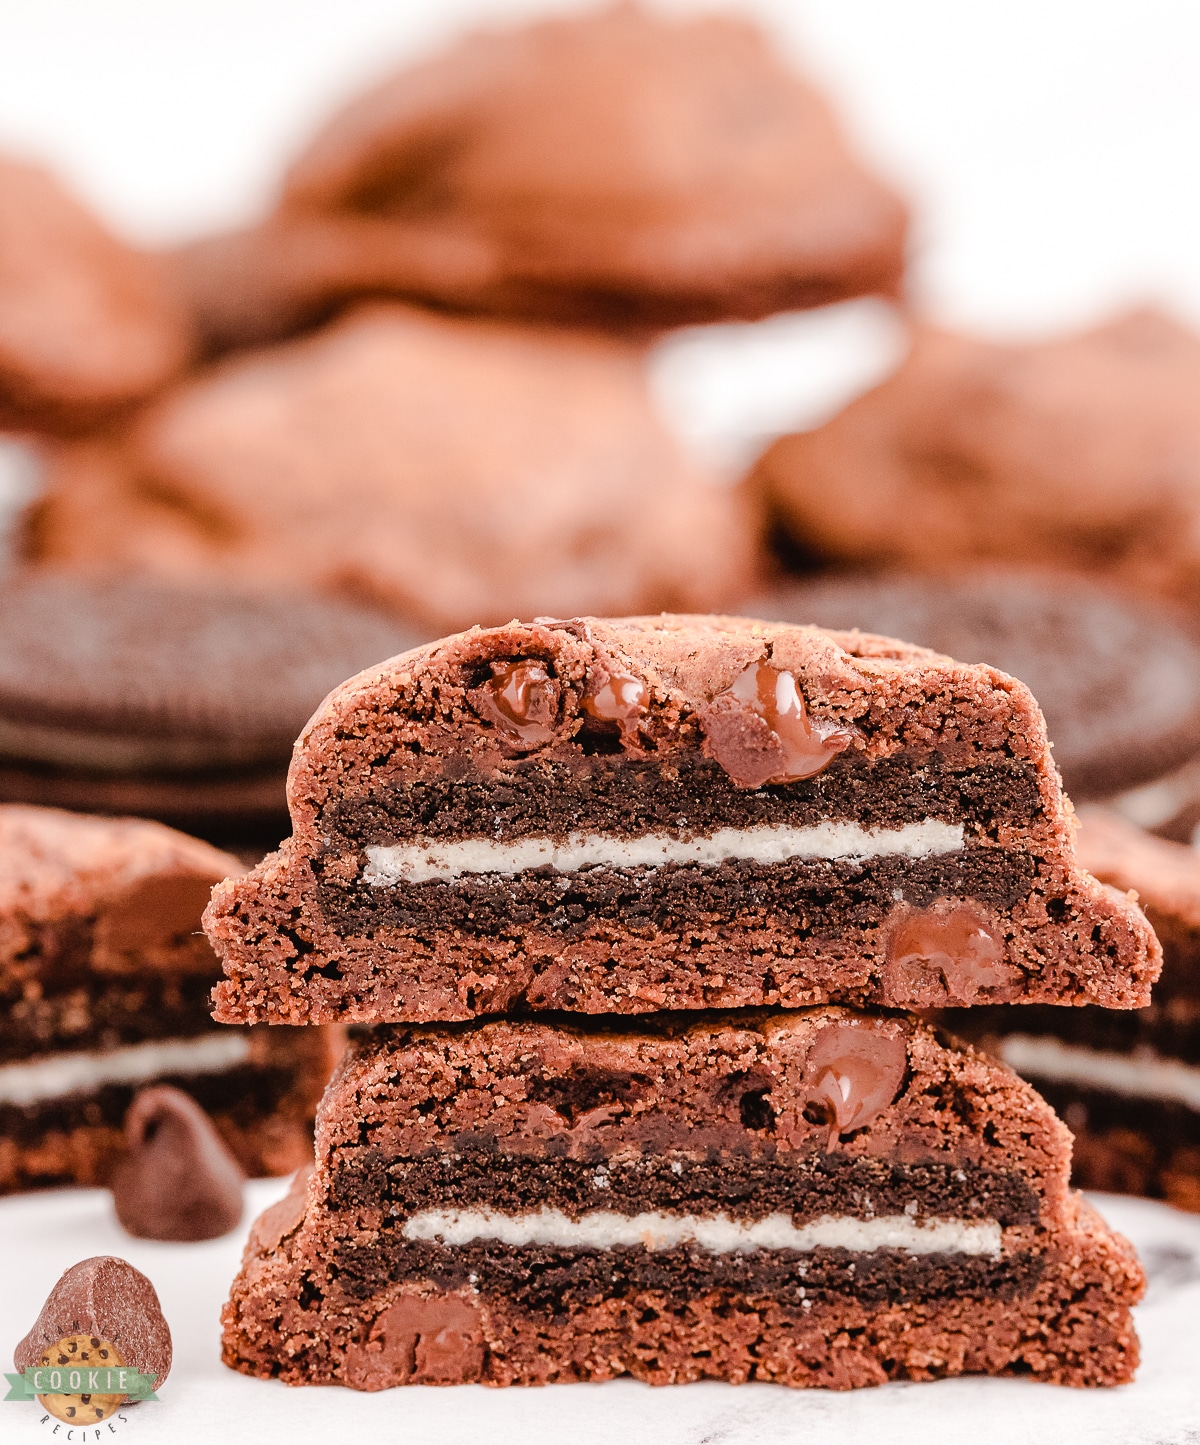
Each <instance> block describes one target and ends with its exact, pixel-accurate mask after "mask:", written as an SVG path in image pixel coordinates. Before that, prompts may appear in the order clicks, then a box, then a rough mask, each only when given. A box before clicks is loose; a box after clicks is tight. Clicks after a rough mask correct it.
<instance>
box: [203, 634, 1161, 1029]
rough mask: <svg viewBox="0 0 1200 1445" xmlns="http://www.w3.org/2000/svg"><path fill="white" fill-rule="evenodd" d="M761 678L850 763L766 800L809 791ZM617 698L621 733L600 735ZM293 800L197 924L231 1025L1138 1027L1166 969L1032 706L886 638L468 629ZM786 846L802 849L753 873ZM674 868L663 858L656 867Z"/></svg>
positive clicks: (337, 736) (375, 696)
mask: <svg viewBox="0 0 1200 1445" xmlns="http://www.w3.org/2000/svg"><path fill="white" fill-rule="evenodd" d="M763 664H766V665H769V667H770V668H771V669H773V670H774V671H775V672H776V673H777V674H778V683H779V687H780V688H781V689H783V690H784V692H785V693H786V694H787V698H788V699H790V700H789V702H788V706H789V707H790V708H793V709H794V711H793V712H792V713H791V714H789V717H790V718H791V720H792V722H793V723H795V724H796V726H799V724H800V720H801V719H803V722H804V726H805V727H806V728H807V729H808V733H807V734H806V735H805V736H806V738H807V740H808V743H812V742H813V740H814V739H818V740H819V739H820V738H822V737H823V738H824V739H825V740H826V744H828V743H829V742H830V741H831V740H834V739H836V743H837V746H836V747H833V746H828V745H826V746H824V747H823V748H822V749H821V756H820V757H819V758H817V763H818V764H819V766H817V767H816V770H815V771H813V767H814V764H813V761H812V757H811V756H810V757H809V758H808V760H807V761H806V762H805V763H804V766H803V767H800V768H799V773H800V778H799V780H798V781H790V782H778V783H768V784H766V785H764V786H761V787H755V786H753V784H754V783H755V782H756V781H760V780H761V778H763V777H764V776H765V777H772V778H776V777H781V776H785V775H792V776H794V775H795V769H794V768H793V765H791V764H786V752H785V749H784V745H783V741H782V739H781V737H780V735H779V734H778V733H777V732H776V731H775V730H774V728H773V727H772V726H771V725H770V718H769V713H770V710H769V709H768V708H766V706H765V705H764V704H763V703H762V701H761V697H758V695H757V694H755V697H756V698H757V701H755V700H754V699H751V700H750V701H747V700H746V699H745V698H739V697H737V696H736V691H735V690H736V687H737V685H738V679H739V678H742V677H744V675H745V674H746V671H747V669H748V668H751V667H753V666H759V665H763ZM519 669H523V670H524V671H520V672H518V671H517V670H519ZM614 677H615V678H620V679H624V681H623V682H622V683H621V687H622V692H623V696H624V698H625V704H624V711H625V713H626V715H625V716H624V717H623V718H621V719H607V718H604V717H603V716H600V717H597V716H596V711H597V709H596V707H595V705H594V703H593V702H592V701H590V700H592V699H596V698H600V697H603V696H605V695H606V689H607V690H608V691H609V692H611V679H613V678H614ZM522 679H523V681H522ZM781 695H782V694H781ZM506 696H507V698H508V700H507V701H506V702H505V706H506V707H508V709H509V712H510V716H509V717H508V718H507V720H505V719H504V718H503V715H502V713H501V711H500V709H499V703H498V701H497V699H498V698H499V699H500V700H504V699H505V697H506ZM714 699H716V700H718V702H719V703H720V707H719V708H717V703H716V702H714ZM735 704H736V705H737V706H736V707H735ZM737 708H740V709H741V711H740V712H738V711H737ZM514 709H515V711H514ZM714 709H716V710H717V711H718V712H719V715H720V718H721V726H720V727H719V728H717V729H714V728H713V727H712V725H711V721H710V719H711V717H712V714H713V710H714ZM731 718H732V719H734V720H737V719H740V723H739V727H740V728H741V731H740V732H738V731H737V729H736V728H735V729H734V731H733V732H731V731H730V728H729V727H728V726H727V724H728V723H729V722H730V719H731ZM776 722H778V718H776ZM735 734H736V746H734V745H733V743H732V742H731V738H732V737H735ZM785 764H786V765H785ZM781 769H783V771H782V772H781V771H780V770H781ZM789 769H792V772H791V773H790V774H789ZM289 798H290V806H291V811H292V824H293V836H292V837H291V838H290V839H289V840H287V841H286V842H285V843H284V845H283V846H282V848H281V850H280V851H279V852H278V853H276V854H272V855H270V856H268V857H267V858H266V859H264V860H263V862H262V863H261V864H260V865H259V866H258V867H257V868H256V869H255V870H254V871H253V872H252V873H250V874H249V875H247V876H246V877H244V878H239V879H235V880H233V881H231V882H229V883H226V884H224V885H222V886H221V887H220V888H218V889H217V890H216V891H215V893H214V896H213V902H212V904H211V906H210V908H209V910H208V912H207V914H206V928H207V930H208V933H209V937H210V939H211V940H212V943H213V946H214V948H215V949H216V950H217V952H218V954H219V955H220V957H221V959H222V961H223V963H224V965H225V970H226V974H227V978H226V981H225V982H223V983H222V984H221V985H220V986H219V988H218V989H217V993H216V1001H217V1016H218V1017H220V1018H222V1019H224V1020H226V1021H229V1022H250V1021H255V1022H257V1021H261V1020H273V1021H277V1022H286V1023H302V1022H317V1021H322V1020H333V1019H363V1020H375V1019H382V1020H403V1019H410V1020H422V1019H456V1018H460V1019H461V1018H468V1017H471V1016H473V1015H475V1014H483V1013H494V1012H499V1011H503V1010H505V1009H509V1008H512V1007H514V1006H517V1005H521V1006H523V1007H525V1008H533V1009H569V1010H573V1011H581V1012H585V1013H603V1012H621V1013H640V1012H650V1011H654V1010H656V1009H679V1008H703V1007H726V1008H727V1007H744V1006H747V1005H758V1004H764V1003H767V1004H783V1005H785V1006H788V1007H795V1006H801V1005H806V1004H813V1003H823V1002H829V1001H832V1002H841V1003H849V1004H852V1005H862V1004H876V1005H886V1006H895V1007H934V1006H937V1005H938V1004H942V1003H947V1002H950V1001H953V1002H956V1003H962V1004H968V1003H981V1002H998V1001H1008V1000H1012V1001H1022V1002H1037V1001H1042V1002H1082V1001H1085V1000H1086V1001H1090V1002H1095V1003H1099V1004H1102V1005H1104V1006H1105V1007H1111V1008H1136V1007H1139V1006H1141V1005H1143V1004H1144V1003H1145V1002H1146V1001H1147V998H1148V990H1149V986H1150V983H1151V982H1152V981H1153V979H1154V978H1155V977H1156V975H1157V969H1158V951H1157V944H1156V943H1155V941H1154V938H1153V936H1152V934H1151V933H1150V930H1149V928H1148V926H1147V925H1146V922H1145V920H1144V919H1143V918H1142V916H1141V914H1140V913H1139V912H1138V910H1137V908H1136V907H1135V906H1134V905H1133V904H1132V903H1131V902H1130V901H1129V900H1128V899H1127V898H1126V897H1125V896H1124V895H1123V894H1121V893H1118V892H1116V891H1115V890H1112V889H1108V888H1105V887H1103V886H1102V885H1100V884H1098V883H1097V882H1096V881H1095V880H1094V879H1093V878H1091V877H1090V876H1089V875H1088V874H1087V873H1085V872H1083V871H1082V870H1081V869H1080V868H1079V867H1078V865H1077V864H1076V862H1075V859H1074V853H1073V847H1072V819H1071V814H1070V811H1069V805H1068V804H1067V803H1066V802H1065V801H1064V799H1063V797H1062V793H1061V790H1060V786H1059V782H1058V776H1057V773H1056V772H1055V770H1054V767H1053V764H1052V762H1051V760H1050V755H1049V751H1048V749H1047V744H1046V737H1045V729H1044V724H1043V722H1042V718H1041V715H1040V713H1039V712H1038V710H1037V706H1036V704H1035V702H1034V701H1033V699H1032V698H1031V697H1030V695H1029V693H1028V691H1027V690H1026V689H1025V688H1024V687H1023V686H1022V685H1021V684H1020V683H1018V682H1016V681H1014V680H1013V679H1012V678H1009V677H1006V676H1005V675H1004V674H1003V673H999V672H996V671H995V670H994V669H992V668H988V667H984V666H963V665H960V664H957V663H954V662H951V661H950V660H949V659H948V658H944V657H939V656H937V655H936V654H933V653H929V652H926V651H924V650H922V649H919V648H913V647H909V646H907V645H906V644H904V643H897V642H891V641H888V640H886V639H882V638H873V637H865V636H862V635H860V634H845V633H843V634H830V633H824V632H821V631H818V630H817V629H815V628H805V627H794V626H788V625H784V624H767V623H755V622H751V621H746V620H742V619H729V618H712V617H707V618H706V617H679V616H661V617H657V618H633V619H625V620H622V621H601V620H596V619H576V620H574V621H571V622H558V623H556V622H551V621H546V622H543V623H535V624H528V625H525V624H516V623H514V624H512V625H510V626H508V627H502V628H494V629H490V630H486V631H483V630H479V629H473V630H472V631H470V632H467V633H463V634H460V635H459V636H456V637H450V638H447V639H445V640H443V641H441V642H438V643H434V644H431V645H430V646H428V647H425V648H419V649H416V650H414V651H413V652H410V653H408V654H405V655H404V656H403V657H400V658H396V659H394V660H393V661H391V662H390V663H388V664H387V665H386V666H383V667H379V668H373V669H370V670H368V671H367V672H365V673H363V674H362V675H361V676H360V677H358V678H356V679H353V680H352V681H351V682H349V683H347V684H346V685H345V686H344V687H342V688H341V689H339V690H338V691H337V692H335V693H334V694H333V695H332V696H331V697H330V699H329V701H328V702H327V704H326V706H325V708H324V709H323V710H322V711H321V712H320V713H318V714H317V715H316V716H315V717H314V719H313V721H312V722H311V723H310V725H309V727H308V728H307V729H306V731H305V733H304V734H303V735H302V737H301V739H300V741H299V744H298V747H297V752H296V756H295V760H294V762H293V767H292V773H291V778H290V782H289ZM830 828H832V829H833V830H834V832H833V835H832V838H829V837H827V835H826V833H825V832H824V831H822V830H826V829H830ZM781 829H785V830H796V831H797V832H799V833H800V841H798V842H795V843H794V845H793V844H792V843H791V842H789V847H791V850H792V851H790V852H789V851H787V850H784V855H783V856H782V857H772V856H770V855H768V854H764V855H758V854H755V853H754V851H753V848H754V847H757V846H758V845H757V843H753V839H754V838H755V837H759V836H764V830H766V833H765V836H768V837H775V836H777V832H778V830H781ZM839 829H840V830H843V833H842V834H839V833H838V832H837V830H839ZM901 829H915V830H916V833H915V835H914V836H913V841H912V842H911V843H908V842H906V843H904V844H901V843H899V842H893V841H889V840H892V839H895V838H897V837H903V838H907V837H908V836H909V835H908V834H901V833H898V832H897V831H895V830H901ZM756 830H757V831H756ZM772 830H775V831H774V832H773V831H772ZM803 830H808V831H803ZM811 830H817V836H818V837H820V838H822V839H825V841H826V842H828V843H829V848H827V849H826V852H825V853H824V854H822V851H821V849H822V847H824V846H825V844H824V843H822V844H821V845H820V846H818V844H817V843H809V842H808V841H807V839H808V838H809V837H810V835H811ZM844 830H849V833H850V837H849V839H848V840H847V841H843V842H839V841H837V840H838V838H839V837H844ZM877 836H881V839H882V841H880V842H879V843H878V846H876V844H875V842H874V841H873V840H875V839H876V837H877ZM787 837H788V838H789V840H791V838H792V834H791V833H790V832H789V833H788V834H787ZM722 840H723V841H722ZM748 840H750V841H748ZM718 842H719V843H720V844H721V847H722V848H725V849H726V851H725V852H724V853H723V854H722V855H720V856H718V855H716V854H712V855H706V856H708V857H709V861H708V862H693V861H691V857H692V854H691V853H690V852H689V851H687V850H689V849H697V848H700V849H704V848H709V847H712V848H714V849H715V848H716V847H717V844H718ZM651 845H653V848H658V847H659V846H660V845H661V847H662V848H663V849H666V850H668V851H667V852H661V853H653V848H652V856H651V862H650V863H646V862H644V861H638V860H639V857H642V855H641V854H639V853H638V852H637V851H636V850H638V849H644V848H646V847H650V846H651ZM577 847H583V848H584V850H585V851H584V853H583V854H582V855H576V854H572V853H571V852H570V850H572V849H575V848H577ZM871 847H875V849H876V851H875V854H874V855H872V854H871V853H870V848H871ZM463 848H466V850H467V853H468V854H469V855H470V857H467V856H466V855H464V854H463V853H462V852H461V850H462V849H463ZM530 848H533V849H534V850H535V851H534V853H533V854H532V855H530V854H529V853H528V851H525V852H522V851H521V850H528V849H530ZM560 848H561V849H565V850H567V852H566V853H565V854H564V855H563V857H564V861H563V862H562V864H561V867H560V866H557V865H555V864H553V863H552V862H551V861H550V858H551V854H550V853H548V852H547V851H546V850H552V849H560ZM805 848H808V849H809V850H810V851H809V852H808V853H806V852H805ZM587 849H593V850H594V851H593V852H592V853H591V854H589V853H587V851H586V850H587ZM628 849H632V850H634V852H633V854H632V855H630V854H628V853H627V852H624V851H622V850H628ZM863 849H867V851H866V852H865V853H864V852H863ZM447 850H449V851H447ZM456 850H458V851H456ZM513 850H517V851H516V852H513ZM539 850H540V851H539ZM669 850H675V851H674V852H671V851H669ZM906 850H907V851H906ZM830 852H832V855H833V856H829V854H830ZM447 860H448V861H447ZM455 860H461V862H458V861H455ZM472 860H474V861H472ZM427 864H428V866H427ZM506 869H507V870H508V871H505V870H506ZM455 870H457V871H455Z"/></svg>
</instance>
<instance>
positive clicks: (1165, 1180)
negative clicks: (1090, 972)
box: [940, 810, 1200, 1211]
mask: <svg viewBox="0 0 1200 1445" xmlns="http://www.w3.org/2000/svg"><path fill="white" fill-rule="evenodd" d="M1077 848H1078V853H1079V860H1080V862H1081V863H1082V864H1083V866H1084V867H1085V868H1087V869H1088V871H1089V872H1090V873H1092V874H1094V875H1095V876H1096V877H1097V878H1099V879H1100V880H1101V882H1104V883H1108V884H1109V885H1111V886H1112V887H1115V888H1118V889H1120V890H1122V891H1123V892H1124V891H1128V890H1130V889H1132V890H1133V891H1134V892H1135V893H1136V894H1137V897H1138V900H1139V902H1140V903H1141V905H1142V908H1143V909H1144V910H1145V913H1146V916H1147V918H1149V920H1150V922H1151V924H1152V925H1153V926H1154V931H1155V932H1156V933H1157V934H1158V937H1159V939H1160V941H1161V942H1162V946H1163V971H1162V976H1161V977H1160V979H1159V981H1158V982H1157V983H1156V984H1155V985H1154V1001H1153V1003H1152V1004H1151V1005H1150V1007H1149V1008H1144V1009H1135V1010H1133V1011H1129V1012H1124V1013H1122V1012H1120V1011H1114V1010H1109V1009H1097V1008H1090V1007H1088V1008H1067V1009H1064V1008H1044V1007H1040V1006H1037V1005H1035V1006H1033V1007H1031V1008H1023V1007H1022V1008H1012V1007H1005V1006H1000V1005H993V1006H988V1007H985V1008H974V1009H947V1010H945V1011H944V1012H943V1013H942V1014H941V1015H940V1018H941V1021H942V1022H943V1023H944V1024H945V1025H946V1026H947V1027H948V1028H950V1029H951V1030H952V1031H953V1032H954V1033H956V1034H960V1035H962V1036H964V1037H966V1038H968V1039H971V1040H974V1041H976V1042H979V1043H981V1044H982V1045H983V1046H984V1047H985V1048H987V1049H989V1050H990V1051H991V1052H993V1053H995V1054H996V1055H997V1056H998V1057H1000V1058H1002V1059H1003V1060H1004V1061H1005V1063H1007V1064H1009V1065H1010V1066H1011V1067H1012V1068H1013V1069H1015V1070H1016V1072H1017V1073H1018V1074H1021V1075H1022V1076H1023V1077H1024V1078H1026V1079H1028V1080H1029V1081H1030V1083H1032V1084H1033V1085H1034V1086H1035V1088H1036V1089H1037V1090H1038V1092H1039V1093H1041V1094H1042V1095H1043V1096H1044V1097H1045V1098H1046V1099H1047V1100H1048V1101H1049V1103H1050V1104H1051V1105H1052V1106H1053V1108H1054V1110H1055V1112H1056V1113H1057V1114H1058V1115H1059V1116H1060V1117H1061V1118H1063V1119H1065V1120H1066V1122H1067V1124H1068V1125H1069V1127H1070V1129H1071V1131H1072V1133H1073V1134H1074V1135H1075V1152H1074V1168H1073V1182H1074V1183H1075V1184H1076V1185H1077V1186H1079V1187H1081V1188H1084V1189H1109V1190H1115V1191H1117V1192H1119V1193H1125V1194H1146V1195H1150V1196H1152V1197H1154V1198H1159V1199H1167V1200H1169V1201H1170V1202H1171V1203H1172V1204H1174V1205H1177V1206H1178V1207H1179V1208H1181V1209H1191V1210H1195V1211H1200V853H1197V852H1196V851H1195V850H1194V849H1192V848H1187V847H1183V846H1181V845H1180V844H1178V843H1170V842H1164V841H1163V840H1162V839H1161V838H1152V837H1150V836H1149V835H1148V834H1146V833H1144V832H1142V831H1140V830H1139V829H1137V828H1134V827H1132V826H1130V825H1129V824H1128V823H1124V822H1122V821H1121V820H1120V819H1117V818H1114V817H1112V816H1111V815H1110V814H1106V813H1105V812H1104V811H1103V810H1087V811H1085V813H1084V815H1083V817H1082V819H1081V827H1080V830H1079V835H1078V839H1077Z"/></svg>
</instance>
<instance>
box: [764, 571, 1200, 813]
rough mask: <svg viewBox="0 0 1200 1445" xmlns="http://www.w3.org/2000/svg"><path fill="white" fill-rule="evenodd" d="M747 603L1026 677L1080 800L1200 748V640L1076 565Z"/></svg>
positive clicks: (841, 580) (839, 587)
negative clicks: (1074, 570) (1067, 569)
mask: <svg viewBox="0 0 1200 1445" xmlns="http://www.w3.org/2000/svg"><path fill="white" fill-rule="evenodd" d="M742 610H743V611H745V612H747V613H748V614H749V615H751V616H754V617H764V618H766V619H768V620H778V621H783V622H812V623H816V624H817V625H818V626H821V627H830V628H837V629H852V628H858V629H859V630H860V631H863V632H877V633H882V634H883V635H884V636H887V637H903V638H906V639H907V640H908V641H910V642H915V643H918V644H920V645H921V646H923V647H931V648H933V649H934V651H936V652H942V653H945V654H947V655H948V656H950V657H954V658H957V659H958V660H959V661H960V662H986V663H990V664H991V665H992V666H993V667H998V668H1000V669H1001V671H1003V672H1007V673H1011V674H1012V675H1013V676H1014V677H1018V678H1020V680H1021V681H1022V682H1024V683H1025V684H1026V685H1027V686H1028V687H1029V689H1030V691H1031V692H1032V693H1033V695H1034V697H1036V698H1037V700H1038V702H1039V703H1040V704H1041V707H1042V711H1043V712H1044V713H1045V715H1046V726H1047V730H1048V732H1049V735H1050V739H1051V742H1052V743H1053V746H1054V761H1055V762H1056V763H1057V765H1058V768H1059V771H1060V772H1061V773H1062V777H1063V783H1064V784H1065V786H1066V790H1067V792H1068V793H1069V794H1070V796H1071V798H1072V799H1073V800H1074V801H1075V802H1079V801H1081V800H1083V799H1099V798H1106V799H1107V798H1112V797H1113V796H1114V795H1120V794H1123V793H1125V791H1126V790H1127V789H1133V788H1137V787H1138V786H1139V785H1142V784H1146V783H1147V782H1148V781H1149V780H1151V779H1156V778H1159V777H1160V776H1162V775H1163V774H1166V773H1168V772H1170V771H1171V770H1173V769H1175V768H1178V767H1179V766H1180V765H1182V764H1183V763H1184V762H1185V760H1188V759H1192V758H1195V757H1196V756H1197V755H1198V754H1200V642H1198V641H1196V640H1195V639H1194V638H1193V637H1192V636H1191V635H1189V633H1188V632H1187V631H1185V630H1184V628H1183V627H1182V626H1181V625H1180V622H1179V620H1178V618H1177V616H1176V615H1175V614H1174V613H1173V612H1172V611H1170V610H1167V609H1166V608H1164V607H1163V606H1161V605H1160V604H1157V603H1155V602H1152V601H1146V600H1143V599H1140V598H1131V597H1129V596H1126V595H1124V594H1122V593H1118V592H1115V591H1113V590H1111V589H1108V588H1104V587H1101V586H1100V585H1098V584H1096V583H1093V582H1090V581H1087V580H1086V579H1083V578H1080V577H1077V576H1073V575H1072V574H1070V573H1053V572H1046V571H1036V570H1015V569H1014V570H1005V569H989V570H984V571H982V572H978V573H975V574H972V575H963V576H958V577H950V576H942V577H932V576H931V577H909V576H893V575H887V574H884V575H876V576H872V575H869V574H863V575H846V576H832V577H825V578H816V579H814V580H812V581H810V582H797V583H794V584H789V585H785V586H783V587H781V588H779V589H778V590H777V591H775V592H772V593H768V594H764V595H763V596H762V597H758V598H754V599H752V600H751V601H749V602H747V603H746V604H745V605H744V607H743V609H742Z"/></svg>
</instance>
